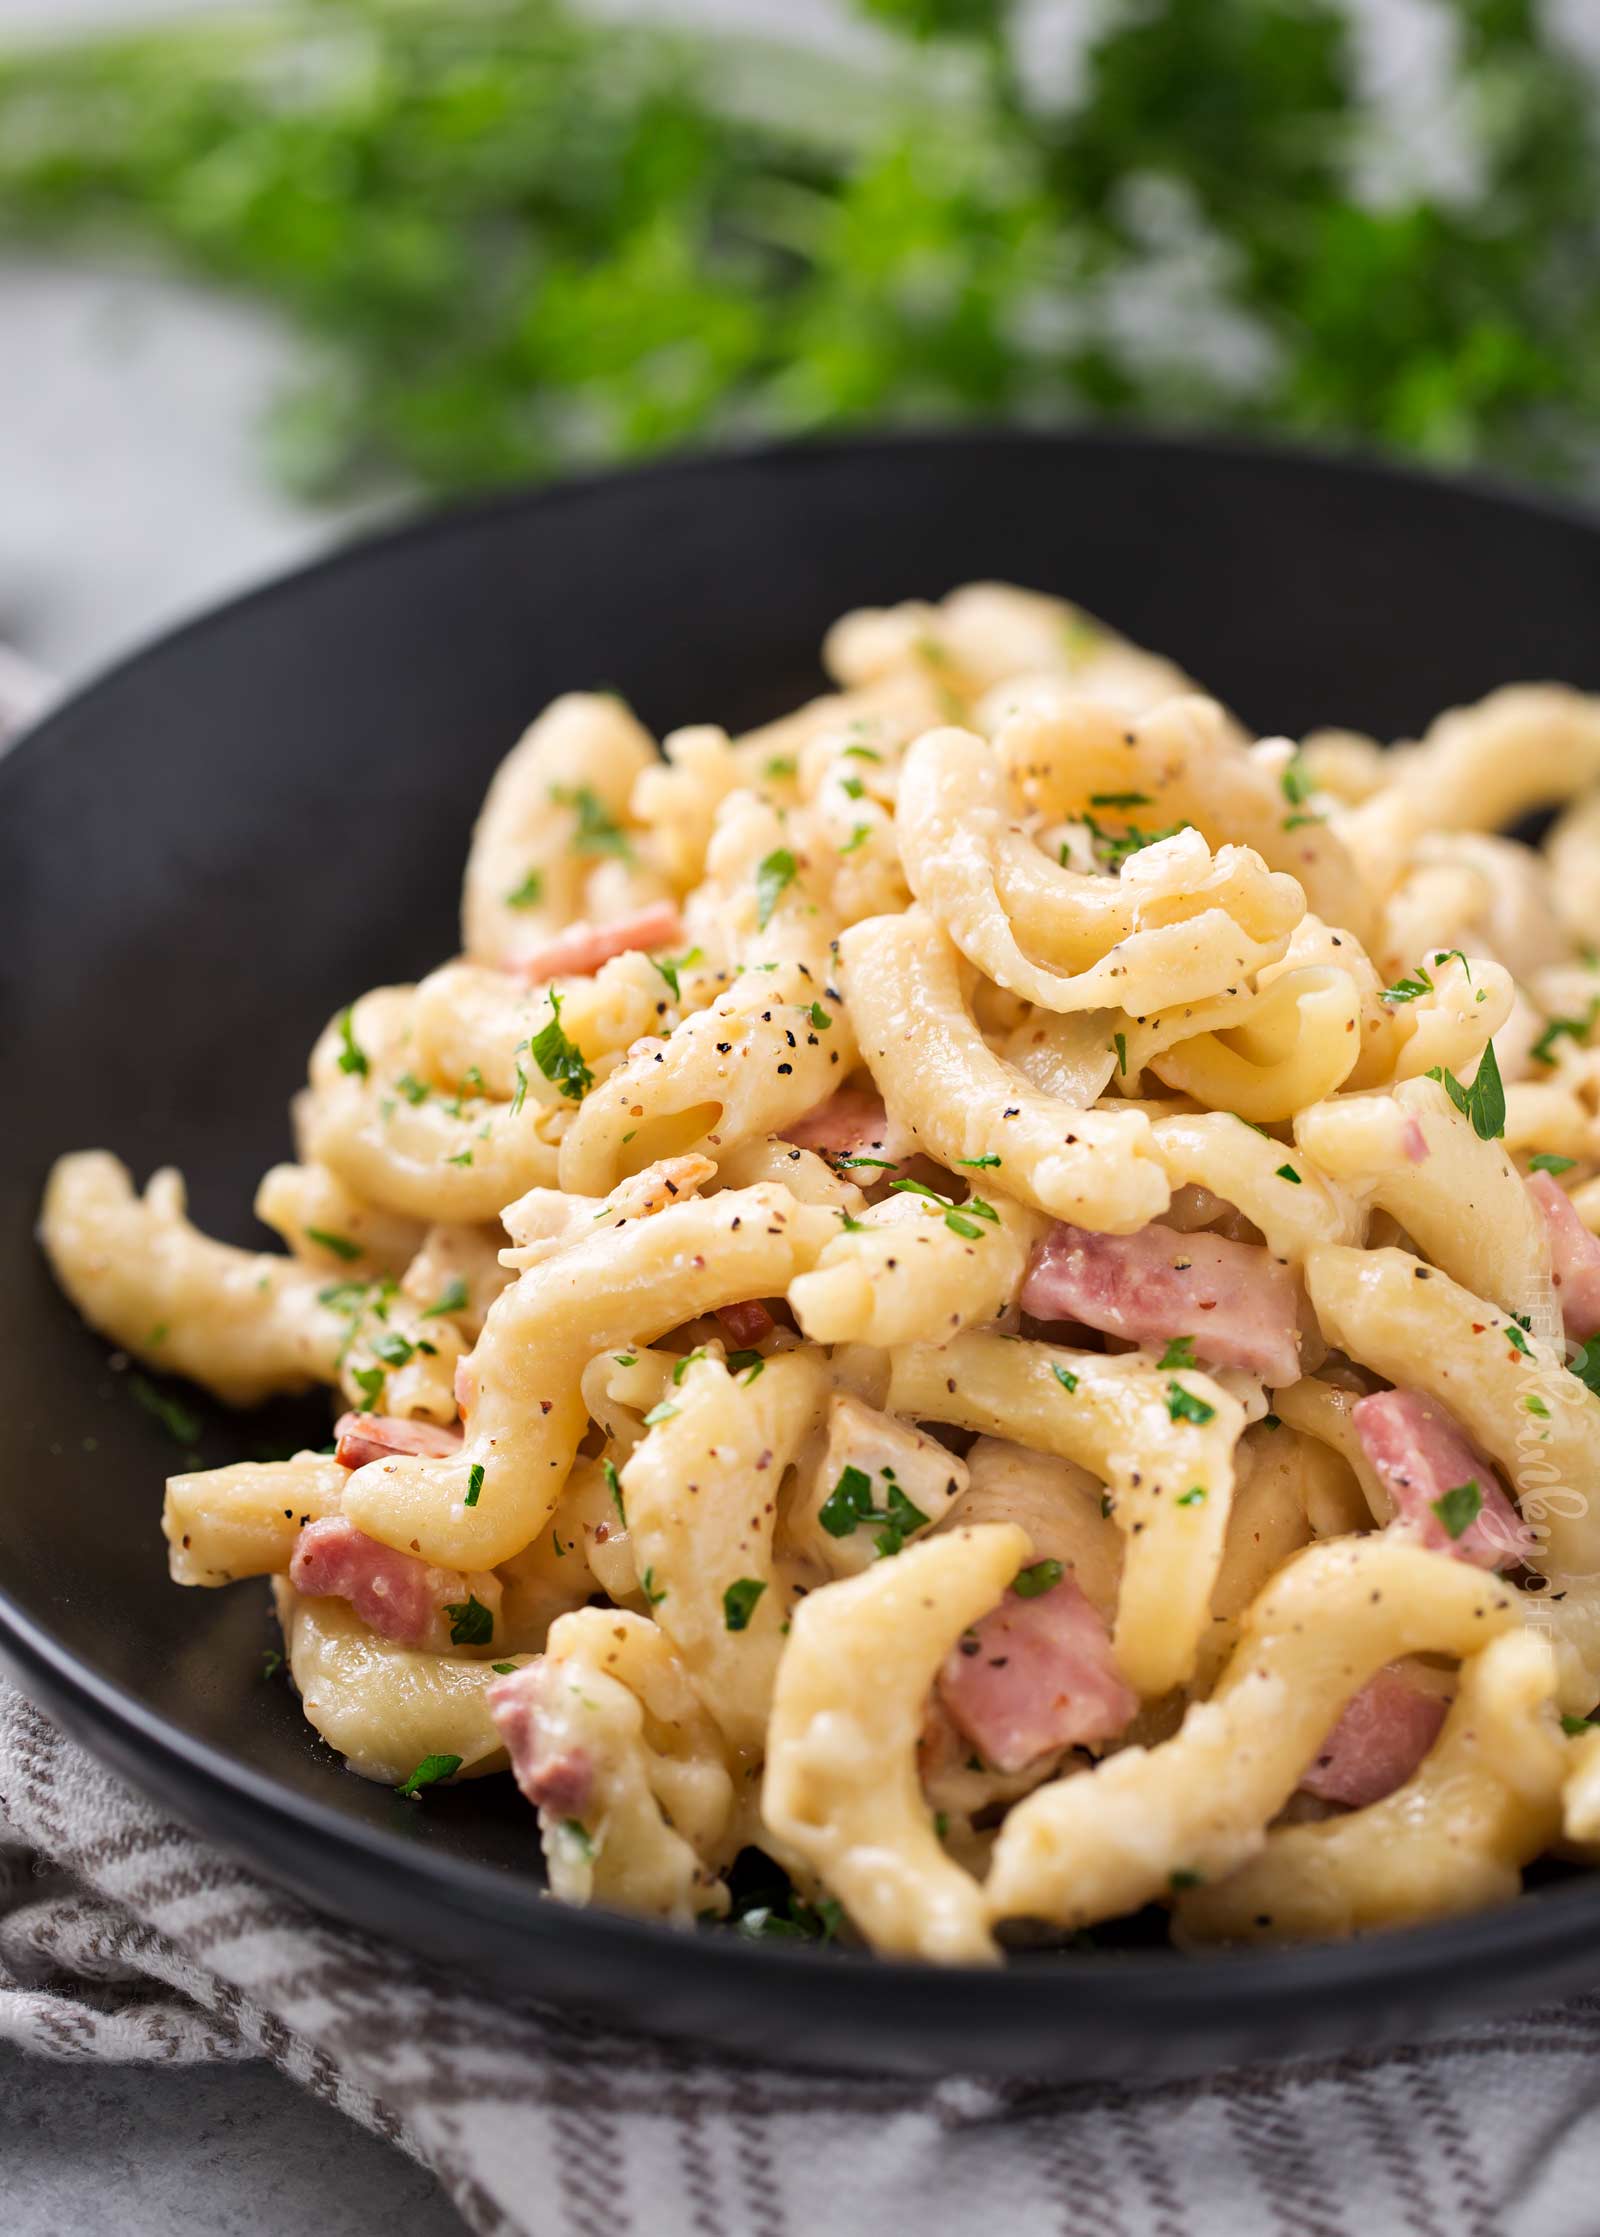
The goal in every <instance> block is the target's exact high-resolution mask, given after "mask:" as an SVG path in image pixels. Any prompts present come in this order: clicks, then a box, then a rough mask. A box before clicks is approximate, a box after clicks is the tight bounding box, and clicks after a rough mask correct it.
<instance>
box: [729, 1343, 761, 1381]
mask: <svg viewBox="0 0 1600 2237" xmlns="http://www.w3.org/2000/svg"><path fill="white" fill-rule="evenodd" d="M766 1364H767V1363H766V1361H765V1360H764V1359H763V1358H762V1356H761V1354H760V1353H759V1352H754V1351H743V1352H729V1354H728V1373H729V1374H730V1375H742V1376H743V1377H744V1382H745V1387H746V1389H748V1388H749V1386H750V1384H751V1383H753V1382H754V1381H755V1379H756V1377H757V1376H758V1375H759V1374H760V1372H761V1370H762V1368H763V1367H765V1365H766Z"/></svg>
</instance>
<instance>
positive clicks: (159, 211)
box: [0, 0, 1600, 695]
mask: <svg viewBox="0 0 1600 2237" xmlns="http://www.w3.org/2000/svg"><path fill="white" fill-rule="evenodd" d="M963 418H968V419H980V420H981V419H987V420H995V419H1010V420H1017V421H1025V422H1032V423H1041V424H1051V423H1060V422H1067V421H1083V420H1116V421H1124V422H1127V421H1137V422H1154V423H1158V424H1164V425H1169V426H1172V425H1179V426H1201V427H1221V428H1232V429H1242V430H1246V431H1250V432H1256V431H1269V432H1280V433H1284V434H1288V435H1296V436H1301V437H1305V438H1309V439H1313V440H1315V441H1318V442H1321V443H1324V444H1327V443H1336V444H1337V443H1358V444H1361V445H1364V446H1367V447H1374V446H1375V447H1379V448H1383V449H1388V450H1392V451H1395V452H1401V453H1408V454H1411V455H1414V456H1420V457H1421V458H1423V459H1427V460H1432V461H1436V462H1443V463H1469V464H1476V465H1482V466H1486V467H1489V468H1492V469H1494V470H1496V471H1498V472H1500V473H1505V474H1513V475H1518V476H1523V477H1532V478H1536V479H1539V480H1541V481H1543V482H1546V483H1548V484H1552V485H1554V486H1556V487H1558V488H1562V489H1565V490H1567V491H1569V492H1571V493H1574V494H1579V495H1581V494H1584V493H1590V494H1593V493H1594V492H1595V490H1596V485H1597V483H1600V0H1010V4H1004V0H265V4H257V5H253V6H246V5H238V4H233V0H187V4H186V5H179V4H177V0H165V5H164V6H162V7H161V8H160V9H159V12H158V7H157V0H0V641H6V640H8V641H9V642H10V644H11V645H12V646H13V647H14V648H16V649H17V650H18V651H19V652H20V653H21V654H22V655H24V656H25V657H26V658H27V659H28V660H30V661H31V662H33V663H35V664H37V666H38V667H39V668H40V669H41V670H44V671H46V672H48V673H51V674H54V675H57V676H63V677H75V676H78V675H80V674H82V673H83V672H84V671H85V670H86V669H89V668H91V667H93V666H95V665H97V664H98V663H99V662H101V661H103V660H104V659H106V658H107V657H109V656H111V655H113V654H114V653H116V652H117V651H119V650H121V649H124V648H125V647H126V646H127V645H128V644H130V643H131V642H133V641H135V640H137V639H138V638H139V637H140V636H142V635H144V634H146V633H148V632H149V631H150V630H151V629H152V628H154V627H156V626H159V625H162V624H165V623H166V622H168V621H170V620H172V619H175V618H177V617H178V616H179V615H181V614H182V613H184V612H186V611H190V610H192V609H193V608H194V607H195V606H196V605H198V604H200V603H203V602H204V601H206V600H208V599H210V598H212V597H214V596H216V595H218V594H219V593H221V592H223V591H225V590H227V589H230V588H233V587H235V586H237V585H238V584H239V583H241V582H243V581H246V580H248V579H250V578H252V577H255V576H259V575H260V574H262V573H263V572H266V571H268V570H270V569H272V568H275V567H278V566H281V565H284V564H286V563H288V562H289V561H290V560H292V559H294V558H297V557H299V556H301V555H302V554H304V553H306V552H307V551H309V550H311V549H313V548H315V547H316V546H317V545H318V544H319V543H322V542H325V541H326V540H328V539H329V538H330V537H334V536H338V535H341V534H344V533H347V532H348V531H349V529H350V528H351V526H352V525H359V524H365V523H368V522H370V521H373V520H375V519H380V518H382V517H383V515H384V514H385V513H387V512H389V511H391V510H393V509H394V508H396V507H397V506H401V505H404V504H406V503H408V502H411V501H413V500H414V499H415V498H416V497H418V496H419V495H449V494H457V493H461V492H469V491H475V490H481V489H485V488H492V487H495V486H498V485H503V484H511V483H518V482H523V481H527V480H529V479H535V478H538V477H541V476H545V475H550V474H554V473H560V472H563V471H566V470H569V469H573V468H576V467H580V466H583V465H586V464H588V463H591V462H594V461H597V460H617V459H629V458H636V457H639V456H642V455H644V454H646V453H648V452H651V451H654V450H659V449H662V448H664V447H667V446H672V445H682V444H691V443H694V444H704V443H708V442H720V441H729V440H738V439H748V438H749V437H751V436H753V435H760V434H767V433H780V434H799V433H805V432H810V431H815V430H820V429H825V428H839V427H851V426H865V425H871V424H884V423H902V424H905V423H917V424H927V423H930V422H949V421H954V420H959V419H963ZM1285 532H1286V533H1292V524H1291V523H1286V524H1285ZM903 587H904V586H899V585H885V592H886V594H888V595H892V594H894V593H895V592H897V591H898V590H900V589H902V588H903ZM18 676H19V672H18V671H16V670H13V671H11V680H12V688H13V689H20V688H21V684H20V683H19V681H18ZM24 680H25V679H24ZM5 688H6V673H5V671H4V670H3V669H0V695H3V693H4V691H5Z"/></svg>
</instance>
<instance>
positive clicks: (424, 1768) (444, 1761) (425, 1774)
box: [394, 1755, 462, 1794]
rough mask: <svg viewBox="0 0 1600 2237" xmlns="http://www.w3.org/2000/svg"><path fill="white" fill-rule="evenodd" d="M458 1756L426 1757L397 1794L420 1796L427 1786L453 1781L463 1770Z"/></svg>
mask: <svg viewBox="0 0 1600 2237" xmlns="http://www.w3.org/2000/svg"><path fill="white" fill-rule="evenodd" d="M461 1760H462V1759H461V1757H460V1756H458V1755H425V1756H424V1757H423V1759H422V1761H421V1762H420V1763H419V1764H418V1765H417V1768H416V1769H415V1770H414V1771H413V1772H412V1774H411V1776H410V1778H409V1779H407V1780H406V1781H405V1783H404V1785H402V1786H397V1787H396V1788H395V1790H394V1791H395V1793H396V1794H420V1793H421V1792H422V1789H423V1788H424V1787H425V1786H437V1785H438V1784H439V1781H440V1780H441V1779H453V1778H454V1777H455V1775H456V1773H457V1772H458V1771H459V1770H460V1768H461Z"/></svg>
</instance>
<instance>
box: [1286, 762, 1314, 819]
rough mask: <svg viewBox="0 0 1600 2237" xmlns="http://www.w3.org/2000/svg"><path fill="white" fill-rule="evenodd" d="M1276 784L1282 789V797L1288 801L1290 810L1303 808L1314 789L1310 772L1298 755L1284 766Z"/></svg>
mask: <svg viewBox="0 0 1600 2237" xmlns="http://www.w3.org/2000/svg"><path fill="white" fill-rule="evenodd" d="M1278 783H1279V784H1280V786H1281V787H1282V788H1283V797H1284V798H1285V800H1287V801H1288V803H1289V805H1290V807H1291V808H1303V807H1304V806H1305V804H1306V802H1307V801H1308V800H1309V799H1310V798H1311V795H1312V792H1313V790H1314V789H1315V788H1314V786H1313V784H1312V780H1311V772H1310V770H1309V769H1308V768H1307V767H1306V765H1305V763H1304V762H1303V761H1302V760H1301V759H1300V756H1299V755H1298V754H1296V755H1295V756H1294V758H1293V760H1292V761H1289V762H1287V763H1286V764H1285V766H1284V771H1283V775H1282V776H1281V777H1280V778H1279V779H1278Z"/></svg>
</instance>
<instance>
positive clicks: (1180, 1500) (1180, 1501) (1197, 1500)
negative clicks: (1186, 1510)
mask: <svg viewBox="0 0 1600 2237" xmlns="http://www.w3.org/2000/svg"><path fill="white" fill-rule="evenodd" d="M1205 1503H1206V1487H1205V1485H1204V1484H1191V1485H1190V1486H1189V1488H1188V1490H1187V1491H1180V1492H1179V1494H1178V1496H1177V1498H1176V1500H1174V1502H1173V1504H1174V1506H1178V1507H1203V1506H1204V1505H1205Z"/></svg>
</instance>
